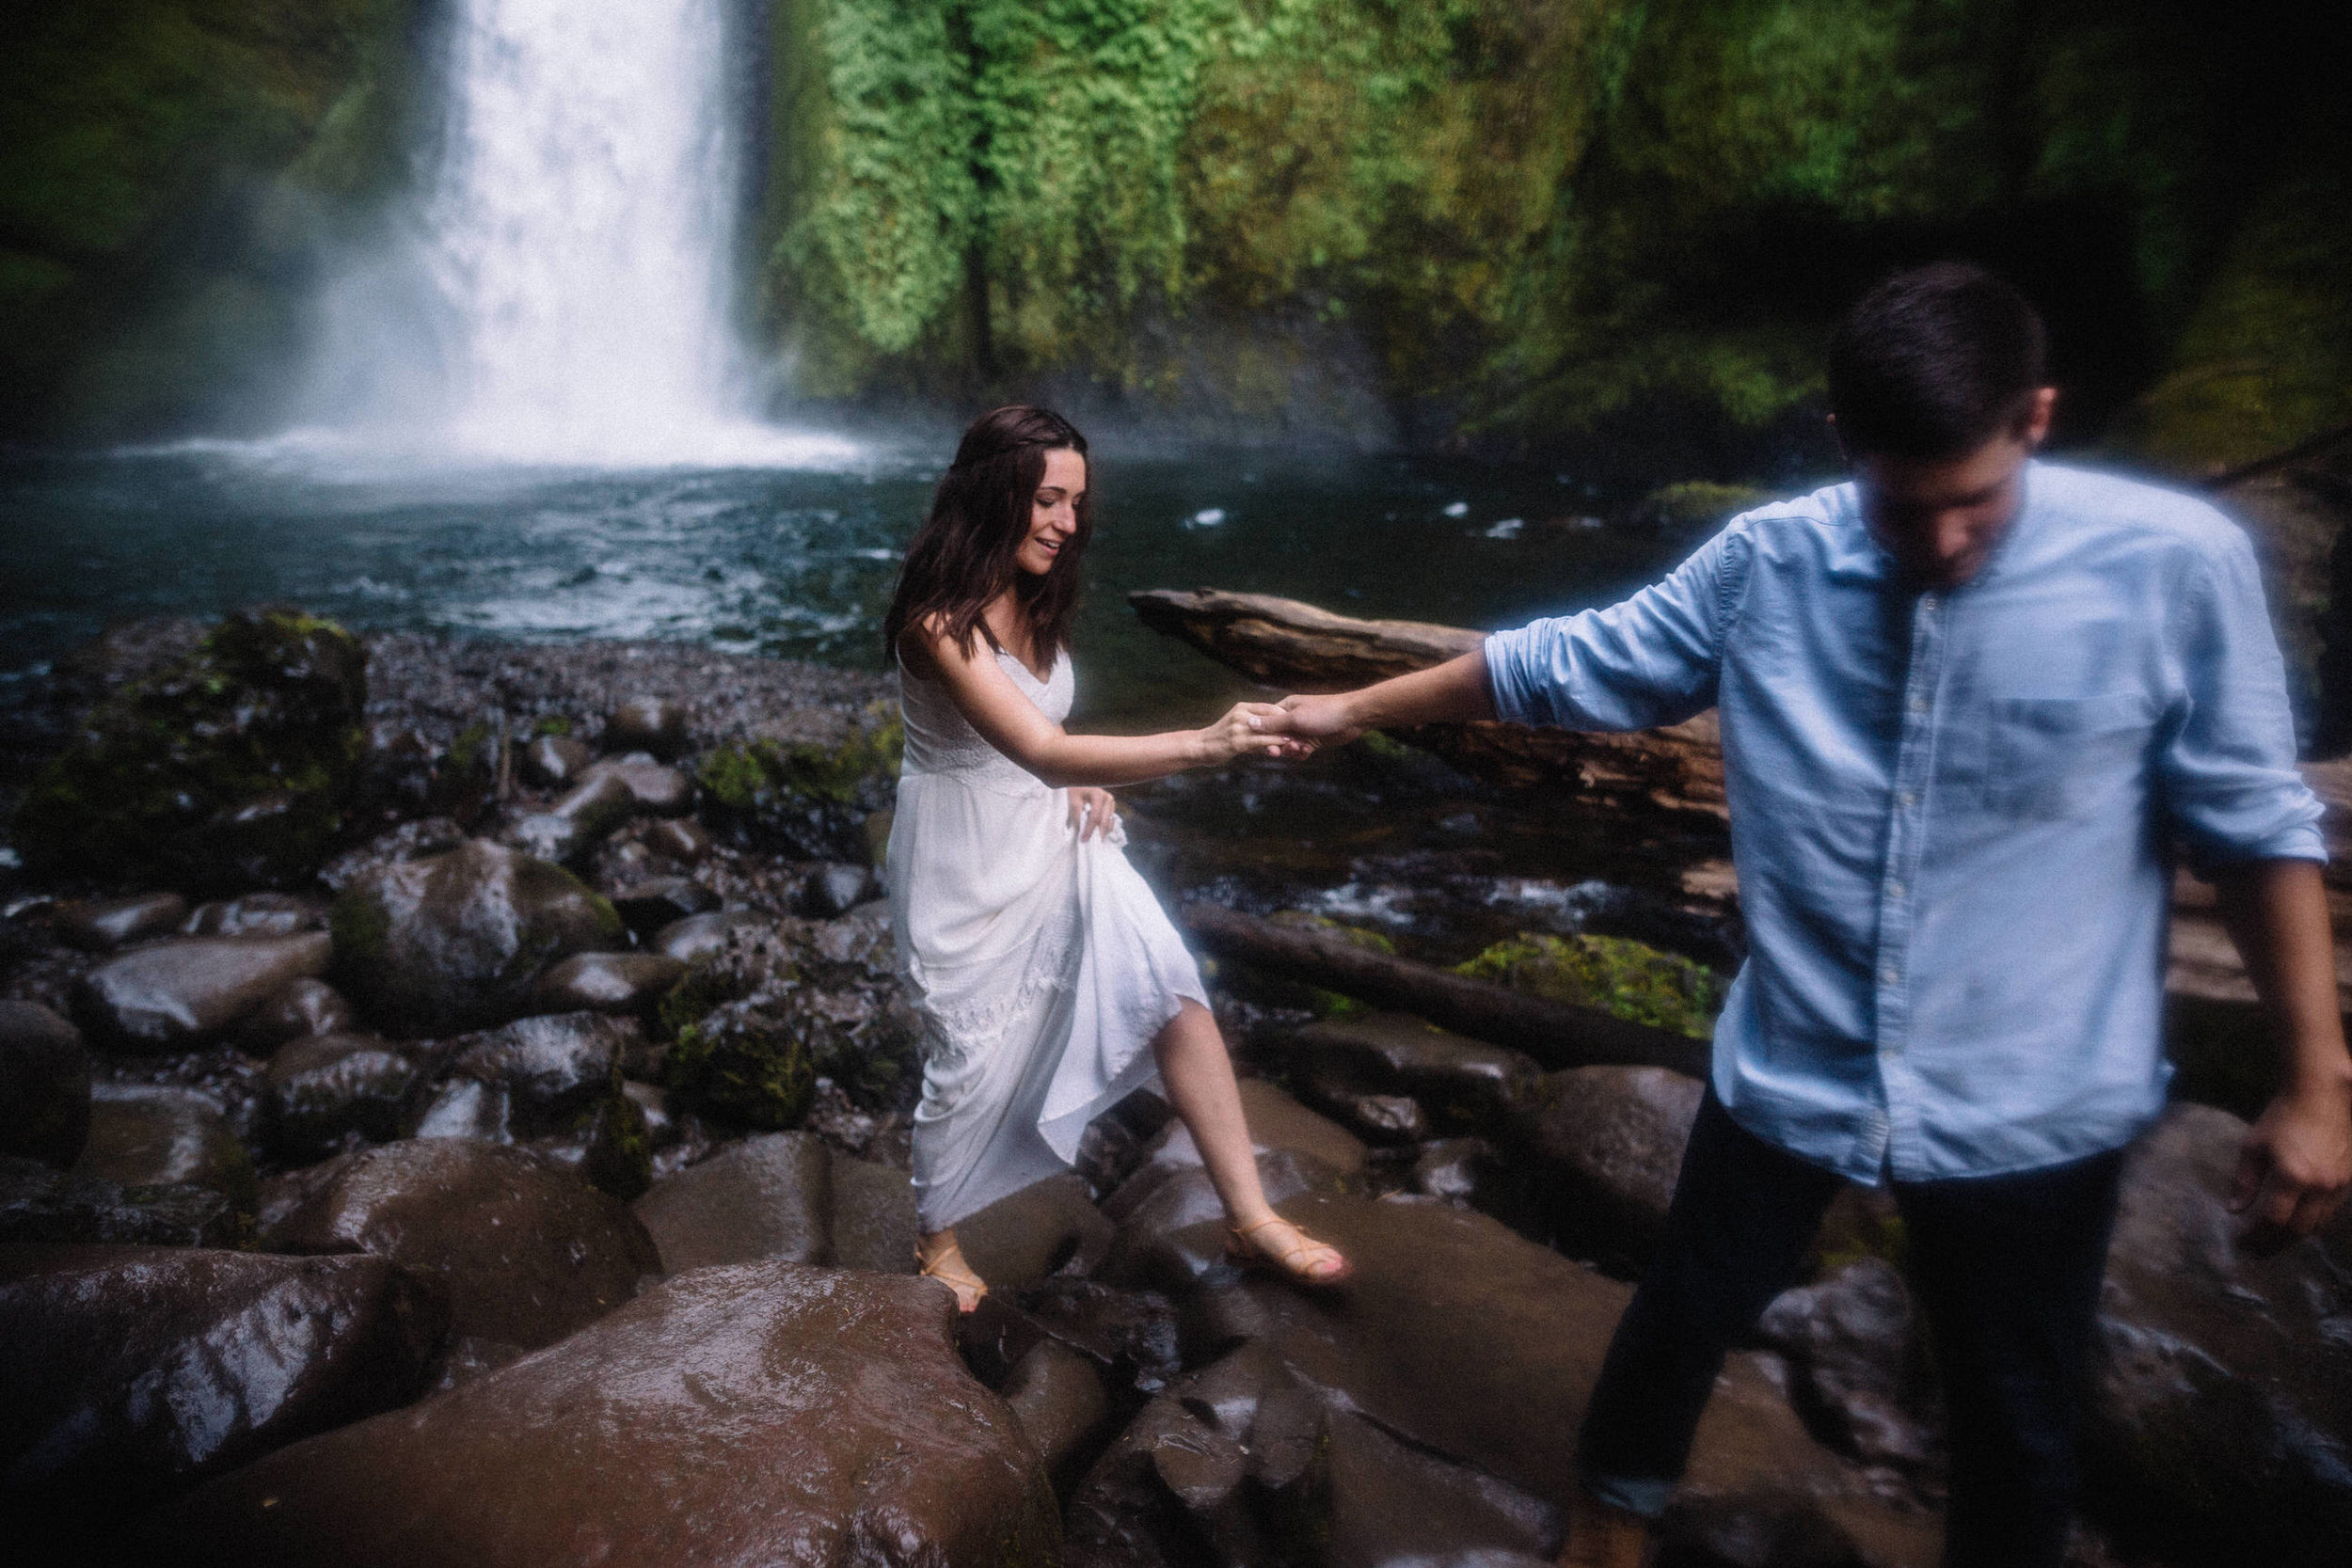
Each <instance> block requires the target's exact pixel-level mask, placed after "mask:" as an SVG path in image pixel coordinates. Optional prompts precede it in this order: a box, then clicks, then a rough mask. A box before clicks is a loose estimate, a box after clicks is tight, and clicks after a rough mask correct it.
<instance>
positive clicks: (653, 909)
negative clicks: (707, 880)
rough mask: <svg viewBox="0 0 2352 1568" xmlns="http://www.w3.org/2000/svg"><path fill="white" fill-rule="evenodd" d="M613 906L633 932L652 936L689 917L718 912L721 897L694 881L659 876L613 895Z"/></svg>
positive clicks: (684, 878)
mask: <svg viewBox="0 0 2352 1568" xmlns="http://www.w3.org/2000/svg"><path fill="white" fill-rule="evenodd" d="M612 907H613V909H615V910H616V911H619V912H620V916H621V918H622V920H624V921H626V922H627V923H628V928H629V929H630V930H632V931H635V932H636V933H637V934H638V935H640V936H652V935H653V934H654V933H656V932H658V931H660V930H662V929H664V928H665V927H671V926H675V925H676V924H677V923H678V922H679V921H681V920H684V919H686V918H687V917H688V916H689V915H696V914H707V913H709V912H710V911H713V910H716V909H717V908H718V907H719V895H717V894H715V893H713V892H711V891H710V890H709V889H708V888H707V887H705V886H703V885H702V883H700V882H697V881H694V880H692V879H691V878H686V877H658V878H656V879H653V880H652V881H649V882H639V883H637V884H635V885H634V886H632V887H625V888H622V889H619V890H618V891H616V892H615V893H614V894H613V895H612Z"/></svg>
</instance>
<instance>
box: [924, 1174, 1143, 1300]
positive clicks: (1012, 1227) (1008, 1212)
mask: <svg viewBox="0 0 2352 1568" xmlns="http://www.w3.org/2000/svg"><path fill="white" fill-rule="evenodd" d="M955 1230H956V1242H957V1244H958V1245H960V1246H961V1247H962V1249H963V1256H964V1259H965V1261H967V1262H969V1263H970V1264H971V1265H972V1267H973V1270H974V1271H975V1272H976V1273H977V1274H978V1275H979V1276H980V1277H981V1278H982V1279H985V1280H987V1281H988V1283H989V1288H990V1289H991V1290H1002V1291H1017V1290H1019V1289H1021V1287H1023V1286H1025V1285H1027V1284H1029V1283H1030V1282H1031V1281H1033V1280H1039V1279H1042V1278H1044V1277H1045V1276H1046V1275H1049V1274H1056V1273H1058V1272H1060V1271H1061V1270H1062V1269H1064V1268H1068V1269H1070V1270H1071V1271H1072V1272H1073V1273H1076V1274H1091V1273H1093V1272H1094V1269H1095V1266H1096V1265H1097V1264H1099V1263H1100V1262H1101V1261H1102V1260H1103V1259H1104V1256H1105V1255H1106V1254H1108V1253H1109V1251H1110V1247H1111V1242H1112V1240H1113V1238H1114V1237H1115V1236H1116V1235H1117V1234H1118V1231H1117V1228H1116V1227H1114V1226H1113V1225H1112V1224H1111V1222H1110V1221H1109V1220H1107V1219H1105V1218H1104V1217H1103V1212H1102V1211H1101V1210H1100V1209H1097V1208H1096V1207H1095V1206H1094V1205H1093V1203H1092V1202H1091V1201H1089V1199H1088V1197H1087V1189H1086V1183H1085V1182H1083V1181H1081V1180H1078V1179H1077V1178H1076V1177H1075V1176H1073V1175H1071V1174H1070V1173H1068V1172H1067V1171H1065V1172H1063V1173H1062V1174H1061V1175H1058V1176H1049V1177H1047V1178H1046V1179H1045V1180H1042V1181H1039V1182H1036V1183H1034V1184H1032V1185H1030V1186H1027V1187H1024V1188H1023V1189H1022V1190H1021V1191H1019V1192H1017V1193H1014V1194H1012V1195H1011V1196H1008V1197H1001V1198H998V1199H997V1200H996V1201H995V1202H994V1203H992V1204H990V1205H989V1206H988V1207H987V1208H985V1209H983V1210H981V1211H980V1212H978V1213H977V1214H971V1215H968V1216H966V1217H965V1218H963V1219H961V1220H958V1221H957V1222H956V1226H955Z"/></svg>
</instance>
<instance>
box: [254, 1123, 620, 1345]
mask: <svg viewBox="0 0 2352 1568" xmlns="http://www.w3.org/2000/svg"><path fill="white" fill-rule="evenodd" d="M268 1239H269V1241H270V1242H271V1243H272V1244H273V1245H274V1246H275V1247H276V1248H277V1249H278V1250H279V1251H283V1252H300V1253H329V1252H370V1253H374V1254H377V1255H378V1256H381V1257H386V1258H389V1259H392V1260H393V1261H394V1262H396V1263H400V1264H402V1265H403V1266H405V1267H406V1268H409V1269H412V1270H414V1271H415V1272H417V1273H419V1274H421V1275H425V1276H426V1277H427V1278H429V1279H432V1280H434V1281H436V1282H437V1283H438V1284H439V1285H440V1287H441V1288H442V1289H443V1290H444V1291H446V1292H447V1294H448V1297H449V1301H450V1307H451V1331H452V1332H453V1333H454V1334H459V1335H463V1336H467V1337H469V1338H477V1339H485V1340H490V1341H495V1342H497V1343H501V1344H506V1345H514V1346H519V1347H521V1348H523V1349H525V1350H530V1349H535V1348H536V1347H538V1346H540V1345H546V1344H552V1343H553V1342H554V1341H556V1340H558V1339H561V1338H564V1336H566V1335H568V1334H572V1333H574V1332H577V1331H578V1330H579V1329H580V1328H582V1327H585V1326H586V1325H587V1324H589V1323H593V1322H595V1321H596V1319H597V1318H600V1317H602V1316H603V1315H604V1314H605V1313H607V1312H609V1311H611V1310H612V1308H613V1307H617V1306H619V1305H620V1304H621V1303H623V1302H625V1301H627V1300H628V1299H629V1297H630V1296H631V1295H632V1294H634V1293H635V1291H636V1288H637V1281H638V1279H639V1278H640V1277H641V1276H643V1275H648V1274H656V1273H659V1272H660V1267H661V1259H660V1254H658V1253H657V1252H656V1251H655V1250H654V1244H653V1241H652V1239H651V1238H650V1237H648V1236H647V1235H646V1234H645V1228H644V1226H643V1225H641V1224H639V1223H638V1221H637V1218H636V1216H635V1215H633V1214H631V1213H630V1212H628V1208H627V1206H626V1205H624V1204H621V1203H619V1202H617V1201H615V1200H614V1199H613V1198H612V1197H610V1196H607V1195H605V1194H603V1193H600V1192H598V1191H597V1190H596V1188H595V1187H593V1186H591V1185H590V1184H589V1183H588V1181H587V1180H584V1179H583V1178H582V1177H581V1176H580V1174H579V1173H577V1172H575V1171H570V1170H566V1169H564V1168H563V1167H562V1166H561V1165H557V1164H552V1163H550V1162H548V1161H546V1160H543V1159H541V1158H539V1157H538V1156H536V1155H533V1154H531V1153H528V1152H526V1151H524V1150H522V1149H518V1148H505V1147H502V1146H501V1145H498V1144H490V1143H481V1142H477V1141H475V1140H473V1139H469V1138H418V1139H407V1140H404V1141H402V1142H399V1143H391V1144H386V1145H384V1146H383V1147H381V1148H371V1149H366V1150H363V1151H362V1152H360V1153H359V1154H358V1155H357V1156H355V1157H354V1158H353V1159H352V1160H351V1161H350V1162H349V1163H348V1164H344V1165H342V1168H341V1169H339V1170H338V1171H336V1172H335V1173H334V1175H333V1177H332V1179H331V1180H327V1181H326V1183H325V1184H324V1185H323V1186H322V1187H321V1188H320V1189H319V1190H318V1191H317V1192H315V1193H312V1194H311V1195H310V1196H309V1197H308V1198H307V1199H306V1200H305V1201H304V1202H303V1203H302V1204H301V1205H299V1206H298V1207H297V1208H295V1209H294V1212H292V1213H290V1214H288V1215H287V1216H286V1218H285V1219H284V1220H283V1221H282V1222H281V1223H280V1224H279V1225H278V1227H277V1229H276V1231H275V1232H274V1233H273V1234H272V1235H271V1236H270V1237H269V1238H268Z"/></svg>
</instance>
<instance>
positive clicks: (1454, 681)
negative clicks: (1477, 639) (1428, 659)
mask: <svg viewBox="0 0 2352 1568" xmlns="http://www.w3.org/2000/svg"><path fill="white" fill-rule="evenodd" d="M1282 706H1283V707H1285V708H1287V709H1288V710H1289V711H1290V716H1291V718H1290V724H1289V732H1290V733H1291V734H1292V735H1295V736H1299V737H1300V738H1302V739H1306V740H1314V741H1319V742H1321V743H1322V744H1324V745H1327V746H1340V745H1344V744H1346V743H1347V742H1348V741H1351V740H1353V739H1355V738H1356V737H1357V736H1359V735H1361V734H1363V733H1364V732H1365V731H1366V730H1376V729H1386V728H1391V727H1394V728H1404V727H1406V726H1408V725H1413V724H1459V723H1465V722H1468V721H1470V720H1472V719H1492V718H1493V717H1494V716H1495V700H1494V693H1493V691H1492V690H1491V689H1489V687H1488V686H1487V684H1486V654H1485V653H1484V652H1480V653H1472V654H1464V655H1462V656H1461V657H1459V658H1450V659H1447V660H1446V661H1445V662H1444V663H1443V664H1437V665H1432V666H1431V667H1430V668H1428V669H1426V670H1416V671H1414V672H1413V673H1411V674H1409V675H1395V676H1391V678H1390V679H1388V680H1384V681H1381V682H1380V683H1378V684H1377V685H1375V686H1367V687H1361V688H1359V689H1356V690H1354V691H1342V692H1338V693H1336V694H1334V695H1332V696H1328V697H1285V698H1283V699H1282Z"/></svg>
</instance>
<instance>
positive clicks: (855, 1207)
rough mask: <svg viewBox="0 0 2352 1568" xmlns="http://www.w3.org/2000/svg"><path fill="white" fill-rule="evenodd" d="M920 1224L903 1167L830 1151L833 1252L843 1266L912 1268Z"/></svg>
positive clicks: (885, 1270)
mask: <svg viewBox="0 0 2352 1568" xmlns="http://www.w3.org/2000/svg"><path fill="white" fill-rule="evenodd" d="M921 1229H922V1227H921V1225H920V1224H919V1223H918V1222H917V1220H916V1219H915V1214H914V1184H913V1183H911V1182H910V1181H908V1180H907V1173H906V1172H904V1171H902V1170H894V1169H892V1168H891V1167H890V1166H888V1165H885V1164H881V1163H879V1162H878V1161H873V1160H859V1159H853V1158H851V1157H850V1156H849V1155H847V1154H843V1153H840V1152H838V1151H835V1153H834V1157H833V1258H834V1262H836V1263H838V1264H840V1265H841V1266H842V1267H843V1268H845V1269H871V1270H873V1271H875V1272H876V1273H879V1274H913V1273H914V1243H915V1241H916V1238H917V1236H918V1234H919V1233H920V1231H921Z"/></svg>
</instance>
